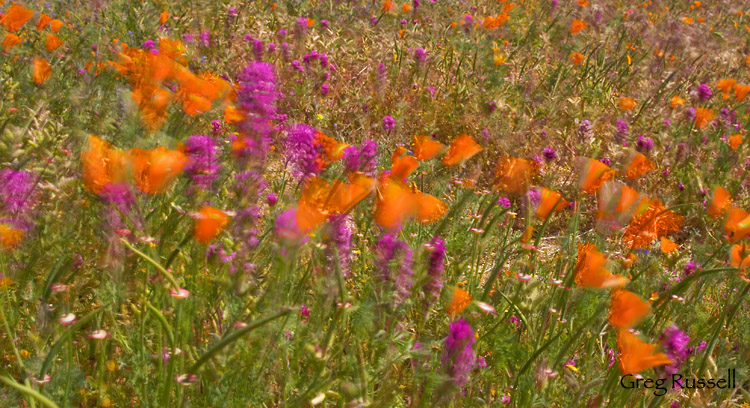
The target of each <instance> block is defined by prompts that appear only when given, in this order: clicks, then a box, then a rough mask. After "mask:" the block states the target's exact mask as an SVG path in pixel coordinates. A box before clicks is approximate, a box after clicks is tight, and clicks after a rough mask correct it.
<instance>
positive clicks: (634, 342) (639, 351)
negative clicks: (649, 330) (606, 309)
mask: <svg viewBox="0 0 750 408" xmlns="http://www.w3.org/2000/svg"><path fill="white" fill-rule="evenodd" d="M656 346H657V345H656V344H646V343H644V342H643V341H641V340H640V339H639V338H638V337H636V336H635V335H634V334H631V333H630V332H628V331H627V330H619V331H618V332H617V351H618V352H619V358H618V359H617V364H618V367H619V368H620V372H621V373H622V374H635V373H639V372H641V371H644V370H647V369H649V368H651V367H657V366H662V365H667V364H672V360H670V359H669V357H667V356H666V355H665V354H664V353H654V351H655V350H656Z"/></svg>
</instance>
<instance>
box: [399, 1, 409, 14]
mask: <svg viewBox="0 0 750 408" xmlns="http://www.w3.org/2000/svg"><path fill="white" fill-rule="evenodd" d="M410 11H411V4H409V3H404V4H402V5H401V12H402V13H408V12H410Z"/></svg>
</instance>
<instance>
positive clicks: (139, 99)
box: [131, 86, 174, 131]
mask: <svg viewBox="0 0 750 408" xmlns="http://www.w3.org/2000/svg"><path fill="white" fill-rule="evenodd" d="M131 97H132V98H133V102H135V104H136V106H138V109H139V111H140V113H141V119H142V120H143V123H144V125H145V126H146V128H148V129H149V130H151V131H156V130H158V129H159V128H161V126H162V125H163V124H164V122H165V121H166V120H167V117H168V116H169V114H168V113H167V108H168V107H169V104H170V103H171V102H172V99H173V98H174V95H173V94H172V93H171V92H169V91H167V90H166V89H164V88H161V87H157V86H143V87H135V88H134V89H133V92H131Z"/></svg>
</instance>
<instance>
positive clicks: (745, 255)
mask: <svg viewBox="0 0 750 408" xmlns="http://www.w3.org/2000/svg"><path fill="white" fill-rule="evenodd" d="M729 254H730V260H729V263H730V265H732V266H733V267H735V268H738V269H740V270H741V271H745V270H746V269H747V268H748V267H749V266H750V246H749V245H747V244H735V245H732V249H731V250H730V251H729Z"/></svg>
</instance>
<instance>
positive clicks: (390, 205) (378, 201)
mask: <svg viewBox="0 0 750 408" xmlns="http://www.w3.org/2000/svg"><path fill="white" fill-rule="evenodd" d="M416 211H417V203H416V201H415V200H414V194H412V191H411V190H410V189H409V188H408V187H407V186H405V185H404V183H402V182H400V181H398V180H394V179H393V178H391V177H383V178H382V180H381V182H380V184H379V185H378V187H377V194H376V196H375V213H374V214H373V219H374V220H375V223H376V224H378V225H380V226H381V227H384V228H386V229H389V230H396V229H399V228H401V226H403V224H404V222H405V221H406V220H407V219H408V218H410V217H412V216H414V215H415V214H416Z"/></svg>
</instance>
